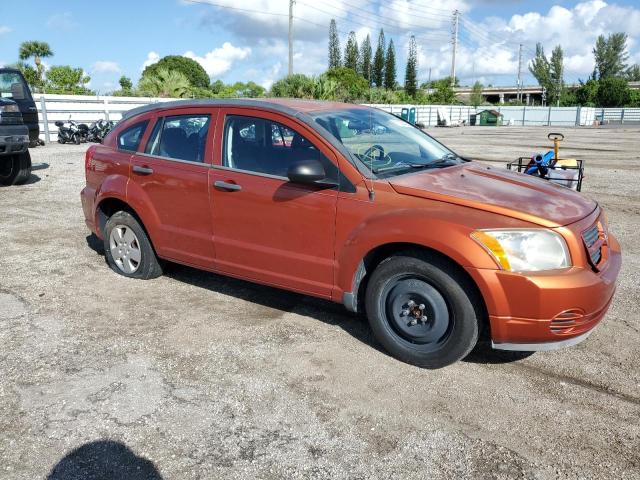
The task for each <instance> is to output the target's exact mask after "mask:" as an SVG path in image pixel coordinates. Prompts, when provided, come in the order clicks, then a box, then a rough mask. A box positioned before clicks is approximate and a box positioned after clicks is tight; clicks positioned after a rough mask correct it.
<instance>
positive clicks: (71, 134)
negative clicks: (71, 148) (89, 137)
mask: <svg viewBox="0 0 640 480" xmlns="http://www.w3.org/2000/svg"><path fill="white" fill-rule="evenodd" d="M66 123H68V124H69V126H65V124H66ZM55 125H56V127H58V143H62V144H65V143H75V144H76V145H80V142H81V141H82V138H83V133H81V132H80V129H79V128H78V124H77V123H76V122H74V121H73V120H71V118H69V120H68V121H67V122H64V121H62V120H57V121H56V122H55Z"/></svg>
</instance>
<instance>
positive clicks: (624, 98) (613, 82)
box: [597, 77, 631, 107]
mask: <svg viewBox="0 0 640 480" xmlns="http://www.w3.org/2000/svg"><path fill="white" fill-rule="evenodd" d="M597 99H598V106H599V107H624V106H625V105H627V104H628V103H629V102H630V101H631V89H630V88H629V85H628V84H627V81H626V80H625V79H624V78H619V77H608V78H603V79H602V80H600V81H599V82H598V95H597Z"/></svg>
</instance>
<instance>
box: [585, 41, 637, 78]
mask: <svg viewBox="0 0 640 480" xmlns="http://www.w3.org/2000/svg"><path fill="white" fill-rule="evenodd" d="M593 57H594V59H595V62H596V66H595V70H594V72H593V78H594V79H598V80H601V79H603V78H611V77H621V76H623V75H624V74H625V70H626V68H627V64H626V61H627V60H628V59H629V53H628V52H627V34H626V33H622V32H619V33H611V34H609V36H607V37H606V38H605V36H604V35H599V36H598V38H597V40H596V45H595V47H594V48H593Z"/></svg>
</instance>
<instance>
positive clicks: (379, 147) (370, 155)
mask: <svg viewBox="0 0 640 480" xmlns="http://www.w3.org/2000/svg"><path fill="white" fill-rule="evenodd" d="M376 150H377V151H378V152H379V153H378V158H377V159H376V158H375V156H374V155H373V152H375V151H376ZM363 156H365V157H367V158H370V159H371V160H382V159H383V158H384V157H385V156H386V155H385V154H384V148H383V147H382V145H378V144H374V145H371V146H370V147H369V148H367V150H366V151H365V152H364V155H363Z"/></svg>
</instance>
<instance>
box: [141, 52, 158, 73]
mask: <svg viewBox="0 0 640 480" xmlns="http://www.w3.org/2000/svg"><path fill="white" fill-rule="evenodd" d="M158 60H160V55H158V54H157V53H156V52H154V51H151V52H149V53H147V59H146V60H145V61H144V62H143V63H142V66H141V67H140V71H141V72H142V71H143V70H144V69H145V68H147V67H148V66H149V65H153V64H154V63H158Z"/></svg>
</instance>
